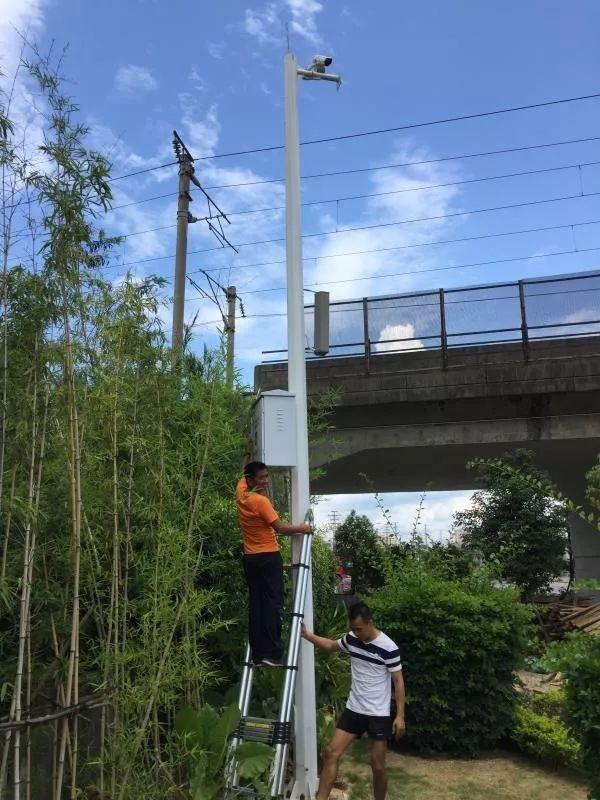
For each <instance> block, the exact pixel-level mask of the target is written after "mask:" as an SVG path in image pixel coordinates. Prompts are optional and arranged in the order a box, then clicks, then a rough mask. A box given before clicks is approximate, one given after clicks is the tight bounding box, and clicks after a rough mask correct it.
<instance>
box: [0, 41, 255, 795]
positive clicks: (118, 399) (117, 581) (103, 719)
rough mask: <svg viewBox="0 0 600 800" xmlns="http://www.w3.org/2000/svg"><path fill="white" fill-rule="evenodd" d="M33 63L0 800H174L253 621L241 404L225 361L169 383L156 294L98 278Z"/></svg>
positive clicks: (50, 90) (2, 594)
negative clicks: (190, 733)
mask: <svg viewBox="0 0 600 800" xmlns="http://www.w3.org/2000/svg"><path fill="white" fill-rule="evenodd" d="M20 69H21V70H22V71H23V72H24V73H25V74H26V75H27V80H28V81H29V82H30V83H31V82H34V83H35V86H36V87H37V89H36V102H37V104H38V106H39V108H40V109H41V110H40V115H39V116H40V119H41V120H42V123H43V124H42V126H41V127H42V134H41V139H40V141H38V142H37V143H36V145H35V147H34V148H33V150H32V149H31V146H30V144H29V142H28V132H27V131H25V130H21V129H19V126H18V124H17V123H16V122H13V121H11V108H12V103H13V98H12V97H11V96H10V94H8V95H4V96H3V97H1V98H0V159H1V162H0V167H1V170H2V209H1V212H2V253H1V258H2V279H1V291H2V297H1V301H0V302H1V323H0V324H1V333H0V342H1V344H0V347H1V352H0V365H1V366H0V393H1V403H0V414H1V420H0V559H1V562H0V798H9V797H10V798H14V800H32V798H36V799H37V798H40V799H41V798H48V799H49V800H59V799H60V798H76V797H78V798H79V797H87V798H102V800H105V799H106V798H110V799H111V800H124V798H133V797H135V798H140V799H141V798H159V797H160V798H164V797H182V796H183V795H182V794H181V793H180V792H179V790H178V788H177V787H178V786H181V785H182V778H181V769H180V764H179V762H178V758H179V754H178V747H177V742H176V741H175V740H174V738H173V735H172V733H171V728H172V726H171V721H172V716H173V714H174V712H175V710H176V707H177V706H178V704H180V703H181V702H182V701H187V702H190V703H201V702H203V700H204V698H205V694H206V693H207V692H209V691H214V690H215V689H217V690H218V688H219V687H220V686H222V685H223V680H224V674H223V670H224V669H226V667H223V663H224V662H223V660H222V659H221V658H220V656H221V655H222V652H224V650H226V649H227V646H226V645H225V644H224V642H226V640H227V639H228V636H229V634H228V630H229V626H230V623H231V622H232V621H233V620H237V619H239V616H240V613H241V611H242V609H240V607H239V606H240V603H239V592H238V589H239V585H238V583H237V581H239V580H240V578H239V576H238V574H237V569H235V564H233V566H232V562H233V561H234V558H233V553H234V552H236V547H237V543H236V536H237V534H236V532H235V524H234V520H233V517H232V514H233V511H232V508H231V506H232V504H231V503H230V502H229V495H230V493H231V486H232V484H233V482H234V479H235V475H236V473H237V471H238V470H239V466H240V454H241V452H242V449H243V433H244V430H245V429H246V421H247V413H248V408H247V401H246V400H244V398H243V397H242V396H241V394H240V393H239V392H238V393H236V392H232V391H230V390H229V389H227V387H226V385H225V381H224V364H223V359H222V357H221V353H220V352H215V353H209V352H207V351H205V352H204V353H203V355H202V356H201V357H196V356H193V355H191V354H190V353H189V351H186V356H185V359H184V361H183V363H182V364H181V365H180V368H179V369H178V370H172V369H171V360H170V353H169V350H168V346H167V341H166V337H165V334H164V332H163V326H162V324H161V301H160V299H159V297H160V295H161V288H162V286H161V281H160V279H158V278H153V277H148V278H145V279H136V280H134V279H133V278H131V277H128V278H125V279H123V280H120V281H118V282H115V283H111V282H107V281H105V280H103V279H102V278H101V276H100V270H101V268H102V267H103V266H104V265H106V264H107V263H109V262H110V261H111V260H113V261H114V260H115V254H114V251H115V247H117V245H118V241H117V240H115V239H111V238H109V237H107V236H106V235H105V234H104V233H103V231H102V217H103V214H104V212H105V211H106V210H107V209H108V208H109V207H110V203H111V190H110V182H109V177H110V176H109V165H108V163H107V161H106V160H105V158H104V157H103V156H102V155H101V154H99V153H97V152H94V151H93V150H91V149H90V148H89V147H88V146H87V144H86V142H87V140H88V131H87V129H86V128H85V126H83V125H82V124H81V123H80V122H79V121H78V117H79V113H78V109H77V107H76V106H75V104H74V103H73V101H72V100H71V99H70V98H69V97H68V96H66V95H65V93H64V91H63V89H62V86H61V80H60V78H59V69H60V63H59V64H58V67H57V66H56V62H55V61H53V60H52V59H50V58H44V57H39V56H35V58H34V59H33V61H32V62H31V63H25V62H24V63H23V65H22V66H21V67H20ZM40 164H43V166H42V167H40V166H39V165H40ZM24 254H26V255H24ZM162 294H164V292H162ZM217 573H218V574H219V580H218V581H217V580H215V579H214V576H215V575H216V574H217ZM216 587H221V588H216ZM230 646H231V645H230Z"/></svg>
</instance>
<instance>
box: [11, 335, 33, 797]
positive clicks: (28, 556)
mask: <svg viewBox="0 0 600 800" xmlns="http://www.w3.org/2000/svg"><path fill="white" fill-rule="evenodd" d="M37 356H38V340H37V336H36V340H35V348H34V368H33V396H32V401H31V455H30V459H29V481H28V491H27V524H26V525H25V541H24V545H23V578H22V588H21V602H20V612H19V645H18V655H17V672H16V675H15V685H14V696H15V713H14V721H15V722H19V721H20V720H21V714H22V705H21V704H22V693H23V671H24V667H25V657H26V652H27V642H28V633H29V629H30V624H29V607H30V604H29V600H30V596H31V584H30V578H31V570H30V566H31V564H32V561H33V548H34V547H35V530H34V526H33V524H32V522H33V513H34V502H35V496H36V488H35V475H36V456H37V401H38V375H37ZM13 753H14V762H13V787H14V794H13V796H14V800H20V798H21V731H20V729H19V728H17V729H16V731H15V737H14V749H13Z"/></svg>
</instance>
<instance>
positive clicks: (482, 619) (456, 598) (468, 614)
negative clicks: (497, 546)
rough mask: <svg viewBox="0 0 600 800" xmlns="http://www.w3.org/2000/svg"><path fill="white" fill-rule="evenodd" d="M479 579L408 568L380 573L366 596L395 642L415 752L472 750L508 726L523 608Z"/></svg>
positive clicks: (525, 622) (526, 617)
mask: <svg viewBox="0 0 600 800" xmlns="http://www.w3.org/2000/svg"><path fill="white" fill-rule="evenodd" d="M516 599H517V596H516V592H515V591H514V590H512V589H501V588H496V587H493V586H491V585H490V584H489V582H487V581H485V580H478V579H474V578H473V579H469V580H466V581H463V582H462V583H458V582H451V581H445V580H441V579H440V578H438V577H436V576H435V575H431V574H429V573H428V572H424V571H422V570H420V571H419V570H416V569H407V570H405V571H403V572H398V571H396V572H394V573H391V574H388V577H387V580H386V583H385V585H384V586H383V587H382V588H381V589H380V590H379V591H378V592H377V593H376V594H375V596H374V597H372V598H371V604H372V606H373V608H374V610H375V613H376V619H377V624H378V626H379V627H381V628H382V629H383V630H384V631H385V632H386V633H387V634H388V635H389V636H391V637H392V639H394V641H396V642H397V643H398V645H399V647H400V650H401V654H402V661H403V667H404V675H405V680H406V686H407V694H408V703H407V741H408V742H409V744H411V745H412V746H413V747H414V748H416V749H417V750H419V751H422V752H442V751H443V752H452V753H461V754H463V755H464V754H475V753H477V752H480V751H481V750H483V749H487V748H491V747H494V746H495V745H496V744H497V743H498V742H499V741H500V740H501V739H502V738H503V737H504V736H505V735H506V734H507V733H508V732H509V731H510V730H511V728H512V726H513V719H514V709H515V705H516V692H515V688H514V677H513V674H514V670H515V669H517V668H518V667H519V666H520V665H521V663H522V659H523V655H524V652H525V649H526V645H527V638H528V631H529V621H530V618H531V610H530V609H529V607H528V606H525V605H522V604H520V603H518V602H516Z"/></svg>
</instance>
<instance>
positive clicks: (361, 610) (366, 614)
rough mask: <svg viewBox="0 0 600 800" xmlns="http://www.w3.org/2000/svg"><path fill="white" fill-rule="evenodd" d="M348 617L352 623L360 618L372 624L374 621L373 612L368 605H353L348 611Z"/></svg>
mask: <svg viewBox="0 0 600 800" xmlns="http://www.w3.org/2000/svg"><path fill="white" fill-rule="evenodd" d="M348 617H349V618H350V621H351V622H353V621H354V620H355V619H358V618H359V617H360V618H361V619H363V620H364V621H365V622H372V621H373V612H372V611H371V609H370V608H369V606H368V605H367V604H366V603H360V602H358V603H352V605H351V606H350V608H349V609H348Z"/></svg>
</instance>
